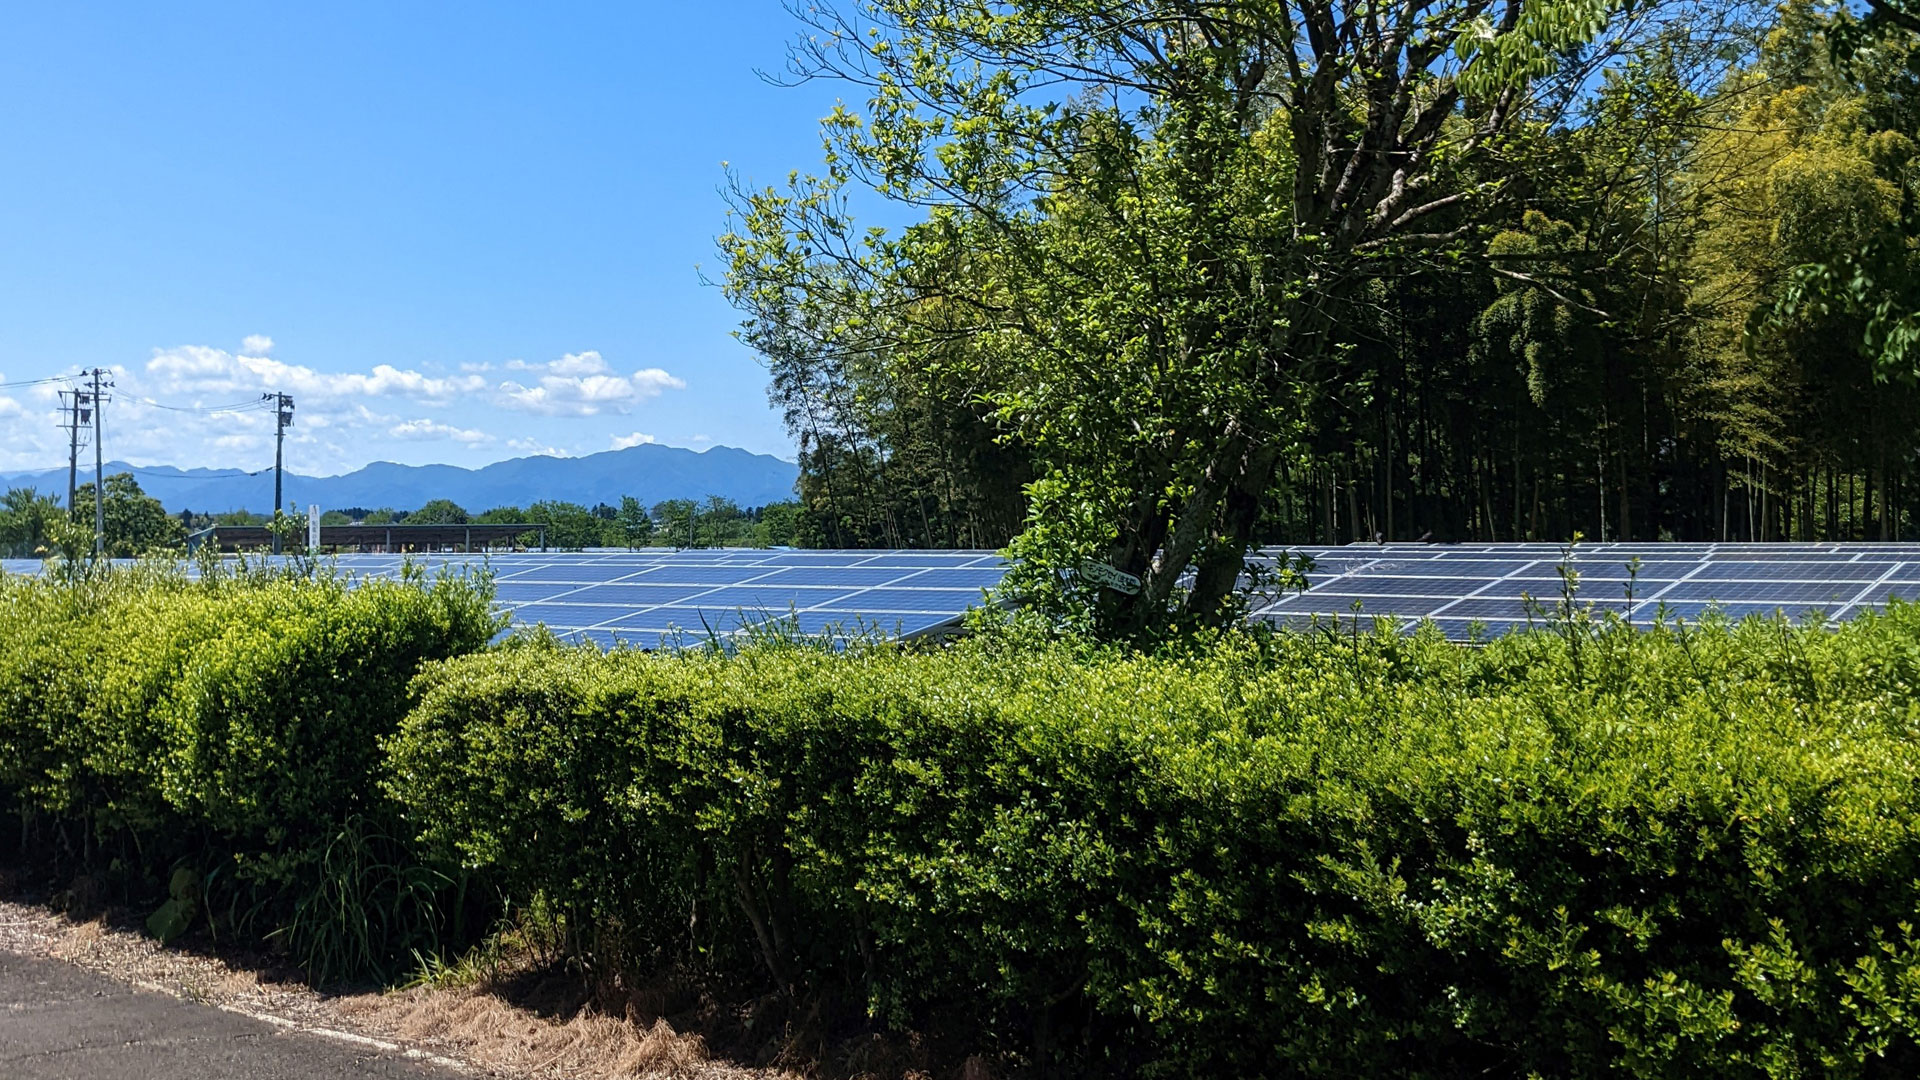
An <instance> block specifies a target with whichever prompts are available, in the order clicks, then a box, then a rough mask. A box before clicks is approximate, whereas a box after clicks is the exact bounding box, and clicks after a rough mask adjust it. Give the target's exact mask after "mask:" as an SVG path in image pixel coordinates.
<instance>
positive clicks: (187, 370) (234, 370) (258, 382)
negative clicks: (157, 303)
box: [146, 345, 487, 403]
mask: <svg viewBox="0 0 1920 1080" xmlns="http://www.w3.org/2000/svg"><path fill="white" fill-rule="evenodd" d="M146 373H147V375H149V376H151V377H153V378H155V379H157V380H158V381H159V384H160V385H159V388H160V389H161V390H162V391H163V392H167V393H195V392H199V393H244V392H248V391H258V392H281V393H288V394H292V395H293V396H294V397H295V399H296V400H297V399H300V398H303V397H304V398H313V399H317V400H321V401H326V400H333V399H338V398H345V397H375V396H381V395H393V396H396V397H408V398H414V399H417V400H423V401H431V402H436V403H438V402H446V401H450V400H452V399H453V398H455V397H458V396H460V395H461V394H471V393H476V392H478V391H480V390H484V389H485V388H486V385H487V381H486V380H485V379H484V378H481V377H480V376H479V375H453V376H447V377H444V378H439V377H434V376H431V375H425V374H422V373H420V372H418V371H410V370H403V369H400V368H396V367H394V366H393V365H391V364H375V365H374V367H373V369H372V370H371V371H364V372H361V371H342V372H320V371H315V370H313V369H312V368H310V367H306V366H303V365H300V364H284V363H281V362H280V361H278V360H273V359H269V358H267V357H265V356H247V355H239V356H236V355H234V354H233V353H230V352H227V351H226V350H225V349H214V348H209V347H207V346H205V345H181V346H178V347H176V348H172V349H155V350H154V353H153V359H151V360H148V361H147V367H146Z"/></svg>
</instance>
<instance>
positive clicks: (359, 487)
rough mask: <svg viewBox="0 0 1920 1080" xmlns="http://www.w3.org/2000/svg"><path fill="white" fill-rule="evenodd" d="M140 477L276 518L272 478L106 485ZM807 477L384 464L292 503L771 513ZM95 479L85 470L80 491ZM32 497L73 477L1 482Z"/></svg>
mask: <svg viewBox="0 0 1920 1080" xmlns="http://www.w3.org/2000/svg"><path fill="white" fill-rule="evenodd" d="M119 472H131V473H133V474H134V478H135V479H137V480H139V481H140V486H141V488H142V489H144V490H145V491H146V492H147V493H148V494H149V495H152V496H153V497H155V498H157V499H159V500H160V502H161V503H162V504H163V505H165V506H166V508H167V509H168V510H169V511H172V512H175V513H178V512H179V511H181V510H195V511H200V512H205V513H222V512H225V511H228V510H251V511H254V512H257V513H264V512H267V511H270V510H272V508H273V470H272V469H271V468H269V469H266V470H264V471H262V472H259V473H257V474H253V475H249V474H248V473H247V472H245V471H242V470H239V469H204V468H202V469H176V468H173V467H172V466H165V465H162V466H133V465H127V464H125V463H123V462H117V461H116V462H111V463H109V464H108V465H107V466H106V473H107V475H109V476H111V475H113V474H114V473H119ZM799 477H800V467H799V466H798V465H795V464H794V463H793V462H791V461H782V460H780V459H779V458H777V457H773V456H772V455H769V454H753V453H748V452H747V451H745V450H738V449H735V448H733V447H731V446H716V447H713V448H712V449H710V450H702V451H695V450H688V449H686V448H684V447H678V446H661V445H659V444H657V443H643V444H641V445H639V446H630V447H627V448H626V449H624V450H607V451H603V452H601V453H598V454H589V455H587V456H585V457H577V458H571V457H569V458H557V457H544V456H542V457H523V458H511V459H509V460H507V461H497V462H494V463H493V464H491V465H487V466H483V467H481V468H478V469H468V468H463V467H461V466H458V465H396V464H394V463H393V462H390V461H376V462H374V463H373V464H371V465H368V466H366V467H365V468H362V469H356V470H354V471H353V472H350V473H347V474H345V475H343V476H302V475H299V474H297V473H294V472H291V471H289V472H288V473H287V476H286V490H285V498H286V500H287V501H288V502H291V503H294V504H296V505H298V506H301V507H305V506H307V505H309V504H313V503H318V504H319V505H320V508H321V509H322V510H331V509H340V508H343V507H348V506H364V507H366V508H368V509H370V510H371V509H377V508H379V507H383V506H391V507H393V508H394V509H396V510H413V509H417V508H418V507H420V506H421V505H422V504H423V503H425V502H426V501H427V500H429V499H452V500H453V501H454V502H456V503H459V504H460V505H461V506H463V507H465V508H466V509H467V510H468V511H470V512H472V513H479V512H481V511H483V510H487V509H490V508H492V507H495V506H520V507H524V506H526V505H527V504H529V503H532V502H537V501H539V500H541V499H558V500H563V501H566V502H576V503H581V504H583V505H586V506H592V505H594V504H595V503H600V502H606V503H614V504H618V503H619V501H620V497H621V496H622V495H633V496H635V497H637V498H639V499H640V500H641V501H642V502H644V503H646V504H647V505H649V506H651V505H653V504H654V503H656V502H659V501H661V500H662V499H704V498H706V497H707V496H709V495H718V496H720V497H722V498H727V499H732V500H733V501H734V502H736V503H739V504H740V505H741V506H765V505H766V504H768V503H775V502H783V501H785V500H788V499H791V498H793V497H794V484H795V483H796V482H797V481H798V480H799ZM92 479H93V470H92V469H91V468H83V469H81V471H80V482H81V483H83V484H85V483H88V482H90V481H91V480H92ZM8 487H32V488H37V489H38V490H39V491H41V492H42V493H43V494H45V493H52V494H56V495H59V496H60V497H61V498H65V496H66V491H67V470H65V469H37V470H33V471H30V472H16V473H0V488H8Z"/></svg>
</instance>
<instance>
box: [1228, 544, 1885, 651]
mask: <svg viewBox="0 0 1920 1080" xmlns="http://www.w3.org/2000/svg"><path fill="white" fill-rule="evenodd" d="M1288 552H1291V553H1294V554H1304V555H1307V556H1309V557H1311V558H1312V559H1313V562H1314V569H1313V570H1312V571H1311V572H1309V574H1308V575H1307V580H1308V585H1309V587H1308V589H1307V590H1306V591H1305V592H1303V593H1295V594H1285V593H1281V592H1277V591H1269V592H1268V593H1267V594H1266V595H1264V596H1262V597H1260V598H1258V599H1257V600H1256V603H1255V607H1254V611H1253V614H1254V616H1255V617H1256V618H1261V619H1265V620H1267V621H1270V622H1274V623H1279V624H1282V625H1288V626H1309V625H1330V624H1334V623H1336V622H1337V623H1338V624H1339V625H1343V626H1351V625H1354V624H1355V623H1356V622H1357V623H1358V624H1360V625H1361V626H1371V625H1372V624H1373V623H1374V622H1375V621H1376V620H1377V619H1379V618H1382V617H1389V616H1390V617H1392V618H1393V619H1395V620H1396V621H1398V622H1399V623H1400V624H1401V625H1402V627H1403V628H1406V629H1408V630H1411V628H1412V627H1413V626H1414V625H1417V624H1418V623H1419V622H1420V621H1422V620H1427V619H1431V620H1433V622H1434V623H1435V624H1436V625H1437V626H1439V628H1440V629H1441V630H1442V631H1443V632H1445V633H1446V635H1447V636H1448V637H1450V638H1454V639H1457V640H1466V639H1468V638H1469V637H1471V636H1474V635H1481V636H1495V635H1498V634H1502V633H1506V632H1508V631H1511V630H1515V629H1519V628H1524V627H1527V626H1539V625H1541V624H1542V623H1543V622H1544V621H1545V620H1546V619H1547V618H1549V617H1551V614H1552V613H1553V612H1554V611H1555V610H1556V608H1557V607H1558V605H1560V603H1561V602H1562V599H1563V584H1562V577H1561V574H1560V568H1561V567H1563V566H1564V567H1566V568H1567V569H1569V570H1571V571H1573V572H1574V573H1576V574H1577V575H1578V589H1577V591H1576V592H1575V593H1574V596H1573V599H1574V603H1575V605H1576V607H1577V608H1578V609H1580V610H1587V611H1591V612H1593V613H1595V614H1599V613H1604V612H1612V613H1615V614H1617V615H1619V616H1620V617H1621V618H1624V619H1628V620H1629V621H1631V622H1632V623H1634V624H1635V625H1640V626H1646V625H1651V624H1652V623H1653V622H1654V621H1656V620H1659V619H1665V620H1666V621H1668V622H1674V621H1694V620H1698V619H1700V618H1702V617H1704V616H1706V615H1707V614H1708V613H1710V612H1719V613H1721V614H1724V615H1725V616H1726V617H1728V618H1733V619H1738V618H1741V617H1743V616H1746V615H1754V614H1760V615H1771V614H1775V613H1779V614H1783V615H1786V616H1787V617H1789V618H1792V619H1796V620H1804V619H1809V618H1820V619H1828V620H1836V621H1838V620H1845V619H1849V618H1852V617H1853V616H1855V615H1858V614H1860V613H1861V612H1863V611H1871V610H1875V609H1878V608H1881V607H1884V606H1885V605H1886V603H1887V601H1888V600H1889V599H1891V598H1894V597H1899V598H1901V599H1909V600H1920V544H1896V543H1831V544H1785V543H1773V544H1684V543H1610V544H1580V545H1578V546H1577V547H1574V548H1572V549H1570V550H1569V549H1567V548H1565V547H1563V546H1562V545H1559V544H1383V545H1377V544H1349V545H1346V546H1344V547H1310V548H1285V549H1281V548H1272V549H1267V550H1266V551H1264V552H1263V553H1262V555H1263V557H1264V559H1265V561H1266V562H1268V563H1269V564H1271V563H1272V562H1273V560H1275V559H1276V558H1278V557H1279V556H1280V555H1282V554H1283V553H1288Z"/></svg>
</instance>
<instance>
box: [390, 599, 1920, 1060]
mask: <svg viewBox="0 0 1920 1080" xmlns="http://www.w3.org/2000/svg"><path fill="white" fill-rule="evenodd" d="M1561 629H1562V631H1563V632H1562V633H1560V634H1557V635H1556V634H1533V635H1527V636H1521V637H1515V638H1512V639H1507V640H1502V641H1499V642H1495V643H1493V644H1490V645H1488V646H1486V647H1484V648H1478V649H1463V648H1460V647H1458V646H1454V645H1450V644H1448V643H1446V642H1444V641H1442V640H1440V639H1439V638H1438V637H1437V636H1430V635H1429V636H1417V637H1415V638H1413V639H1410V640H1409V639H1395V638H1393V637H1390V636H1379V637H1358V638H1344V639H1317V638H1307V637H1298V636H1296V637H1288V636H1276V637H1260V636H1233V637H1227V638H1224V639H1221V640H1219V641H1218V642H1215V643H1212V644H1210V645H1207V646H1205V647H1196V648H1193V649H1190V650H1188V651H1185V652H1183V653H1180V654H1177V655H1176V654H1166V655H1159V656H1153V657H1141V656H1129V655H1124V654H1121V653H1107V652H1100V651H1093V652H1088V651H1085V650H1079V649H1074V648H1070V647H1066V646H1044V645H1042V646H1017V647H1016V646H1013V645H1009V644H1008V643H1006V642H1004V641H998V640H985V641H980V642H975V643H971V644H965V645H962V646H959V647H956V648H951V649H948V650H945V651H942V652H935V653H903V652H899V651H895V650H885V649H856V650H853V651H850V652H848V653H846V654H844V655H835V654H832V653H828V652H824V651H819V650H813V649H806V648H795V647H791V646H774V647H767V648H749V649H746V650H744V651H743V652H741V653H740V654H738V655H736V656H732V657H726V656H719V655H706V654H686V655H677V656H647V655H641V654H633V653H619V654H606V655H603V654H600V653H598V652H595V651H593V650H591V649H569V648H563V647H559V646H557V645H554V644H552V643H551V642H538V641H534V642H524V643H519V644H516V645H514V646H510V647H507V648H503V649H499V650H494V651H490V652H487V653H483V654H480V655H475V656H469V657H465V658H459V659H454V660H450V661H445V662H440V663H436V664H432V665H429V667H428V668H427V670H426V671H425V673H424V674H422V676H421V677H420V679H419V680H418V682H417V684H416V692H417V693H418V695H419V704H418V706H417V707H416V708H415V709H414V710H413V711H412V712H411V713H410V714H409V715H408V716H407V718H406V719H405V721H404V722H403V724H402V725H401V728H400V730H399V731H398V732H397V733H396V734H395V735H394V736H393V737H392V738H391V739H390V740H389V742H388V743H387V746H388V749H389V753H390V756H391V762H392V780H391V785H392V792H393V794H394V796H395V797H396V798H397V799H398V800H399V801H400V802H401V803H402V804H404V806H405V807H406V808H407V814H408V815H409V817H410V819H411V821H412V822H413V823H414V824H415V826H416V827H418V828H419V829H420V830H421V832H422V833H423V835H424V838H425V839H426V840H427V841H429V842H431V843H433V844H436V845H444V846H446V847H448V848H451V849H455V850H457V851H458V852H459V853H460V854H461V856H462V857H463V858H464V859H465V860H466V862H467V863H468V864H469V865H470V866H473V867H476V868H485V869H486V870H487V871H488V872H489V873H491V874H492V875H494V876H495V880H496V881H497V882H498V883H499V885H500V886H501V887H502V888H503V889H505V891H506V893H507V894H508V895H509V896H510V897H513V898H515V899H516V900H517V901H518V902H526V903H530V902H534V901H535V899H536V898H537V899H538V901H539V902H540V903H543V904H547V905H551V906H553V907H554V908H557V909H558V910H560V911H562V912H564V913H566V917H567V922H568V925H569V926H570V927H573V928H575V929H576V930H578V931H580V932H579V933H577V934H576V935H575V942H576V946H577V947H579V948H581V949H582V950H585V951H594V952H596V954H597V955H595V956H594V957H592V959H595V960H598V961H601V962H605V963H616V964H617V963H657V962H660V961H662V960H665V961H669V962H676V963H683V964H685V963H692V964H706V965H712V966H715V967H720V968H729V967H730V968H731V969H733V970H734V971H735V972H736V973H738V972H740V971H744V970H747V969H749V968H751V969H755V970H758V971H759V972H760V973H761V977H762V978H764V979H767V980H769V981H771V982H772V983H774V984H776V985H779V986H782V987H785V988H787V989H789V990H791V991H793V992H795V993H797V994H800V995H807V994H814V995H828V996H831V995H834V994H842V995H844V994H848V993H852V994H853V995H855V996H856V997H857V998H859V999H860V1000H862V1001H863V1002H864V1004H865V1006H866V1009H867V1010H868V1011H869V1012H870V1013H871V1014H872V1015H873V1016H875V1017H877V1018H879V1019H881V1020H884V1021H887V1022H892V1023H898V1024H912V1025H918V1024H925V1023H928V1022H929V1021H930V1020H933V1021H936V1022H942V1023H951V1021H952V1020H953V1018H954V1017H956V1016H965V1017H968V1018H970V1019H971V1021H972V1022H973V1023H974V1024H975V1025H977V1026H978V1028H979V1029H980V1030H981V1031H982V1032H983V1034H984V1036H985V1037H988V1038H995V1037H997V1038H1001V1039H1003V1040H1004V1041H1003V1042H1002V1043H1001V1045H1003V1046H1021V1047H1025V1048H1026V1049H1024V1050H1022V1051H1020V1053H1021V1054H1024V1055H1028V1056H1030V1057H1035V1058H1044V1059H1050V1060H1053V1061H1056V1062H1058V1063H1062V1064H1068V1065H1070V1066H1072V1067H1073V1068H1075V1069H1078V1070H1082V1071H1087V1072H1106V1071H1124V1072H1135V1071H1138V1072H1146V1073H1155V1074H1169V1075H1171V1074H1182V1073H1199V1072H1211V1073H1219V1074H1239V1075H1272V1076H1329V1075H1341V1076H1345V1075H1354V1074H1361V1073H1372V1074H1380V1075H1394V1076H1432V1077H1442V1076H1466V1075H1476V1076H1477V1075H1505V1076H1523V1075H1539V1076H1563V1077H1573V1076H1599V1075H1632V1076H1658V1077H1669V1076H1672V1077H1678V1076H1727V1077H1736V1076H1737V1077H1746V1076H1753V1077H1760V1076H1788V1075H1831V1076H1867V1075H1911V1074H1912V1073H1914V1072H1915V1071H1916V1069H1920V1050H1917V1049H1916V1035H1917V1034H1920V1032H1916V1025H1920V1019H1916V1017H1920V941H1916V940H1915V936H1914V932H1913V930H1912V924H1913V921H1914V919H1915V916H1916V910H1917V908H1920V756H1917V755H1916V754H1915V752H1914V745H1915V744H1914V736H1915V734H1916V726H1917V724H1920V715H1917V714H1916V707H1915V700H1914V696H1913V690H1914V687H1915V685H1916V680H1920V611H1916V610H1915V609H1912V608H1900V609H1897V610H1895V611H1894V612H1893V613H1891V614H1889V615H1887V616H1885V617H1876V618H1867V619H1863V620H1861V621H1860V622H1858V623H1855V624H1852V625H1849V626H1847V627H1844V628H1841V629H1839V630H1837V631H1833V632H1828V631H1821V630H1796V629H1792V628H1789V627H1787V626H1785V625H1784V624H1782V623H1777V622H1762V621H1755V622H1749V623H1742V624H1740V625H1737V626H1727V625H1710V626H1707V627H1705V628H1701V629H1697V630H1687V631H1682V630H1677V629H1667V630H1659V631H1655V632H1650V633H1633V632H1624V631H1617V630H1609V629H1606V628H1604V627H1601V628H1595V627H1588V626H1583V625H1577V624H1571V623H1570V624H1568V625H1566V626H1563V627H1562V628H1561Z"/></svg>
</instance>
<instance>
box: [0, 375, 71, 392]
mask: <svg viewBox="0 0 1920 1080" xmlns="http://www.w3.org/2000/svg"><path fill="white" fill-rule="evenodd" d="M86 375H87V373H86V372H84V371H83V372H81V373H79V374H78V375H53V376H49V377H48V378H45V379H24V380H22V381H20V382H0V390H17V389H19V388H20V387H23V386H45V385H47V384H48V383H74V382H78V381H79V380H81V379H84V378H86Z"/></svg>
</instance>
